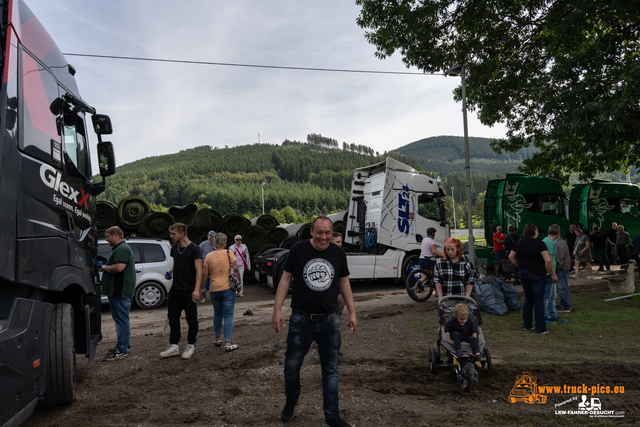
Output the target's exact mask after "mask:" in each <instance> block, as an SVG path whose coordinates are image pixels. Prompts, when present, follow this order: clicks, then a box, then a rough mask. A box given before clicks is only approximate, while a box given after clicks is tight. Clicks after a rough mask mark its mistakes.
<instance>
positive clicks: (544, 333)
mask: <svg viewBox="0 0 640 427" xmlns="http://www.w3.org/2000/svg"><path fill="white" fill-rule="evenodd" d="M538 333H539V334H540V335H546V334H548V333H549V330H548V329H545V330H544V331H542V332H538Z"/></svg>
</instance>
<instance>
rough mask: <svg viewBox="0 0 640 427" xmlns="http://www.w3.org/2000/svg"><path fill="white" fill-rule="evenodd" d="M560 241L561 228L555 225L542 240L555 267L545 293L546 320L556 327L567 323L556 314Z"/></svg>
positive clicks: (548, 323) (552, 269)
mask: <svg viewBox="0 0 640 427" xmlns="http://www.w3.org/2000/svg"><path fill="white" fill-rule="evenodd" d="M558 239H560V226H559V225H558V224H553V225H551V226H550V227H549V235H548V236H547V237H545V238H544V239H542V241H543V242H544V244H545V245H547V249H548V250H549V255H550V256H551V262H552V264H553V267H552V268H551V271H550V273H551V274H550V275H549V280H548V281H547V285H546V287H545V291H544V319H545V323H546V324H547V325H555V324H556V322H560V323H567V320H566V319H561V318H560V317H559V316H558V313H557V312H556V297H557V296H558V294H557V292H556V290H557V288H556V284H557V283H558V275H557V274H556V245H555V242H556V240H558Z"/></svg>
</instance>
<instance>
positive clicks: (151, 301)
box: [135, 282, 165, 310]
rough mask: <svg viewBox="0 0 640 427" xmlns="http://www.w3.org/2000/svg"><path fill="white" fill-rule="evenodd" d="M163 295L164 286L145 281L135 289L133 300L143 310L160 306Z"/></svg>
mask: <svg viewBox="0 0 640 427" xmlns="http://www.w3.org/2000/svg"><path fill="white" fill-rule="evenodd" d="M164 297H165V291H164V286H162V285H160V284H158V283H154V282H147V283H143V284H142V285H140V286H138V289H136V294H135V301H136V305H137V306H138V307H140V308H142V309H143V310H150V309H152V308H158V307H160V306H161V305H162V303H163V302H164Z"/></svg>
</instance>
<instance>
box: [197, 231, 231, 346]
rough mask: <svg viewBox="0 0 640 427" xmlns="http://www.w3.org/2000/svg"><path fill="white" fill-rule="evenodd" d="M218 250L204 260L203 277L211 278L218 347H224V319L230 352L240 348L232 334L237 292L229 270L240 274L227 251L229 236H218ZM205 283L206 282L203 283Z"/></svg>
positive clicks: (216, 244)
mask: <svg viewBox="0 0 640 427" xmlns="http://www.w3.org/2000/svg"><path fill="white" fill-rule="evenodd" d="M213 244H214V246H215V247H216V250H215V251H213V252H210V253H209V255H207V257H206V258H205V260H204V268H203V269H202V275H203V277H207V276H209V277H210V281H209V291H210V293H209V296H210V297H211V303H212V304H213V332H214V336H215V341H214V342H213V343H214V344H215V345H216V346H218V347H219V346H221V345H222V338H221V336H220V333H221V332H222V321H223V319H224V350H225V351H226V352H230V351H233V350H236V349H237V348H238V344H233V343H232V341H231V334H232V333H233V309H234V306H235V303H236V292H235V291H234V290H232V289H231V286H230V284H229V268H233V270H234V271H235V272H236V275H239V274H240V271H239V270H238V265H237V264H236V257H235V255H234V254H233V252H231V251H229V250H226V249H225V248H226V247H227V236H226V235H225V234H224V233H218V234H216V237H215V240H214V243H213ZM203 283H204V282H203Z"/></svg>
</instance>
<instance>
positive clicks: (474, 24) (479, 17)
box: [356, 0, 640, 181]
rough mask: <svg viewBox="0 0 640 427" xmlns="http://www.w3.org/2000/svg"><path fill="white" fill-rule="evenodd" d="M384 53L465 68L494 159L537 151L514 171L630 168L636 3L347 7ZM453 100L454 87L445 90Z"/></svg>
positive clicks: (639, 131)
mask: <svg viewBox="0 0 640 427" xmlns="http://www.w3.org/2000/svg"><path fill="white" fill-rule="evenodd" d="M356 3H357V4H358V5H360V6H362V10H361V13H360V16H359V17H358V25H360V26H361V27H362V28H364V29H366V30H367V31H366V38H367V40H368V41H369V42H370V43H372V44H373V45H374V46H376V48H377V52H376V56H378V57H379V58H381V59H382V58H386V57H387V56H390V55H391V54H393V53H394V52H396V51H398V52H400V54H401V55H402V57H403V61H404V62H405V63H406V64H407V65H408V66H409V65H412V66H416V67H418V68H419V69H421V70H423V71H425V72H435V73H437V72H443V71H444V70H446V69H448V68H450V67H451V66H454V65H464V66H465V68H466V70H467V72H468V74H469V77H468V79H467V100H468V105H469V107H470V109H472V110H477V113H478V117H479V119H480V121H481V122H482V123H483V124H485V125H488V126H492V125H494V124H496V123H504V124H505V125H506V126H507V135H506V138H505V139H501V140H497V141H494V142H493V143H492V146H493V148H494V149H495V150H496V151H498V152H514V151H517V150H519V149H521V148H525V147H536V148H537V149H538V150H539V151H538V152H537V153H536V154H535V155H533V157H532V158H531V159H528V160H525V162H524V166H523V168H522V169H523V171H524V172H527V173H542V174H546V175H550V176H556V177H558V178H561V179H563V180H564V181H566V180H567V178H568V174H569V173H570V172H578V173H579V174H580V178H581V179H588V178H591V177H593V175H594V174H595V173H597V172H611V171H616V170H624V169H627V168H628V167H629V166H632V165H635V166H640V149H639V148H640V55H639V54H640V34H639V33H640V2H637V1H629V0H572V1H561V0H557V1H553V0H546V1H545V0H528V1H522V0H356ZM455 97H456V99H457V100H460V88H458V90H457V91H456V95H455Z"/></svg>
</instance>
